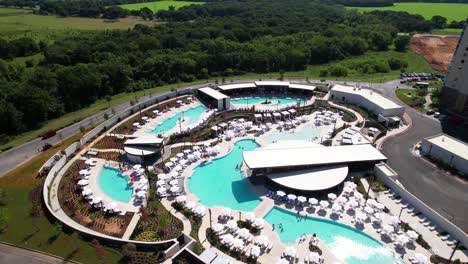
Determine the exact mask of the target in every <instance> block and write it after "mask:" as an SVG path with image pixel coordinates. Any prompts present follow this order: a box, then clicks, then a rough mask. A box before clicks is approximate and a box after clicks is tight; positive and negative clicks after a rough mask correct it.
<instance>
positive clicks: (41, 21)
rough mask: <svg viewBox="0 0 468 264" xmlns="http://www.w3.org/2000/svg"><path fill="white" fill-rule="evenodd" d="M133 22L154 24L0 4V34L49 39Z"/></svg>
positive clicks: (7, 36) (123, 27) (113, 27)
mask: <svg viewBox="0 0 468 264" xmlns="http://www.w3.org/2000/svg"><path fill="white" fill-rule="evenodd" d="M136 24H145V25H154V24H155V22H151V21H145V20H143V19H141V18H124V19H119V20H118V21H115V22H109V21H106V20H104V19H95V18H84V17H66V18H61V17H56V16H40V15H33V14H32V11H31V10H25V9H14V8H0V36H1V37H2V38H19V37H32V38H35V39H41V40H53V39H55V38H56V37H57V36H61V35H76V34H80V31H81V30H87V31H89V30H106V29H128V28H133V27H134V26H135V25H136Z"/></svg>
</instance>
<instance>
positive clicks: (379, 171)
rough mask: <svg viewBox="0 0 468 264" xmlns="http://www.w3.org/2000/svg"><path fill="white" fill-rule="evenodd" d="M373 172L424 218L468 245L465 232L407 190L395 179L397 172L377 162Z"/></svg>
mask: <svg viewBox="0 0 468 264" xmlns="http://www.w3.org/2000/svg"><path fill="white" fill-rule="evenodd" d="M374 172H375V175H376V176H377V178H379V179H380V180H382V182H383V183H384V184H385V185H387V186H388V187H390V188H391V189H392V191H394V192H395V193H396V194H398V195H399V196H400V197H401V198H402V199H403V200H405V201H406V202H408V203H409V204H411V205H412V206H413V207H414V208H415V209H416V210H418V211H419V212H421V213H423V214H424V216H425V217H426V218H428V219H429V220H431V221H432V222H433V223H435V224H437V225H438V226H440V227H441V228H442V229H443V230H445V231H446V232H448V233H449V234H450V235H451V236H452V237H454V238H455V239H457V240H459V241H460V243H461V244H462V245H464V246H465V247H468V237H467V236H466V234H465V232H463V230H461V229H460V228H458V227H457V226H455V225H454V224H452V223H451V222H450V221H449V220H447V219H445V218H444V217H443V216H441V215H440V214H438V213H437V212H436V211H434V210H433V209H432V208H430V207H429V206H427V205H426V204H425V203H423V202H422V201H421V200H419V199H418V198H417V197H416V196H414V195H413V194H411V193H410V192H408V191H407V190H406V189H405V188H404V187H403V186H402V185H401V184H400V183H398V182H397V181H396V179H395V177H396V176H398V174H397V173H396V172H395V171H394V170H392V169H391V168H390V167H389V166H388V165H387V164H385V163H379V164H376V165H375V167H374Z"/></svg>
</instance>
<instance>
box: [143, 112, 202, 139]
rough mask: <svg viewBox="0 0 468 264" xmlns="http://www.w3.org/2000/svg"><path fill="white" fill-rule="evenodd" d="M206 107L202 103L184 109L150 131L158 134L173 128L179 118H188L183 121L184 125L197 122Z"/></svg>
mask: <svg viewBox="0 0 468 264" xmlns="http://www.w3.org/2000/svg"><path fill="white" fill-rule="evenodd" d="M207 109H208V108H206V107H205V106H204V105H199V106H196V107H193V108H190V109H187V110H185V111H182V112H180V113H177V114H176V115H175V116H173V117H170V118H167V119H164V120H163V121H162V123H161V124H159V125H158V126H156V127H155V128H154V129H153V130H152V131H151V132H152V133H153V134H160V133H163V132H166V131H169V130H171V129H173V128H174V127H175V126H176V125H177V122H178V121H179V118H181V117H183V118H188V119H189V120H188V122H186V123H184V126H190V125H193V124H195V123H197V122H198V120H199V119H200V116H201V115H202V114H203V112H205V111H206V110H207Z"/></svg>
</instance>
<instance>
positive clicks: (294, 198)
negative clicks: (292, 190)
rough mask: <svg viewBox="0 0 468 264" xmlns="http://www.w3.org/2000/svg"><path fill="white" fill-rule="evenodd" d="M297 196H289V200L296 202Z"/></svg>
mask: <svg viewBox="0 0 468 264" xmlns="http://www.w3.org/2000/svg"><path fill="white" fill-rule="evenodd" d="M296 198H297V196H296V195H294V194H288V199H289V200H296Z"/></svg>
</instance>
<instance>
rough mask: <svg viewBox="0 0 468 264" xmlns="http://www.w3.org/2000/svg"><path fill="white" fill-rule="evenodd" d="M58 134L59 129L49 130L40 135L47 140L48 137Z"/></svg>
mask: <svg viewBox="0 0 468 264" xmlns="http://www.w3.org/2000/svg"><path fill="white" fill-rule="evenodd" d="M56 134H57V131H55V130H49V131H47V132H46V133H44V134H42V135H40V137H41V139H42V140H45V139H48V138H51V137H53V136H55V135H56Z"/></svg>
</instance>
